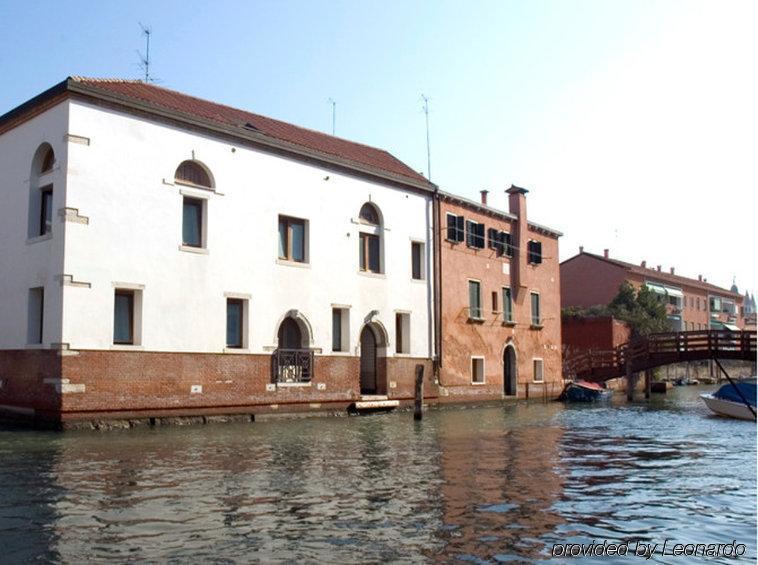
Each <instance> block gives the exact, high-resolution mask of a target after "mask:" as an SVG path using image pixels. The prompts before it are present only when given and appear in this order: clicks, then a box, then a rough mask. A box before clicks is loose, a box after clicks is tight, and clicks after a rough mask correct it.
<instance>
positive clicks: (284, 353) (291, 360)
mask: <svg viewBox="0 0 758 565" xmlns="http://www.w3.org/2000/svg"><path fill="white" fill-rule="evenodd" d="M271 373H272V374H271V378H272V380H273V382H275V383H279V384H282V383H309V382H311V379H312V378H313V351H311V350H310V349H277V350H276V351H274V354H273V356H272V359H271Z"/></svg>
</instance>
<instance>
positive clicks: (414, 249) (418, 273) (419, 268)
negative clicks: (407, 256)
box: [411, 241, 424, 280]
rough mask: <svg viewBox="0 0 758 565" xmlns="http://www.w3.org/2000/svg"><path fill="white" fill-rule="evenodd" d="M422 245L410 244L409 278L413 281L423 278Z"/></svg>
mask: <svg viewBox="0 0 758 565" xmlns="http://www.w3.org/2000/svg"><path fill="white" fill-rule="evenodd" d="M423 267H424V244H423V243H418V242H415V241H414V242H412V243H411V276H412V277H413V279H415V280H422V279H423V278H424V269H423Z"/></svg>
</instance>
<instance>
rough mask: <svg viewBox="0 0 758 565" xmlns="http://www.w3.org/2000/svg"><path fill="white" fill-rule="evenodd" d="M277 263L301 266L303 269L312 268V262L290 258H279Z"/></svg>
mask: <svg viewBox="0 0 758 565" xmlns="http://www.w3.org/2000/svg"><path fill="white" fill-rule="evenodd" d="M276 264H277V265H283V266H285V267H299V268H301V269H310V268H311V264H310V263H308V262H306V261H290V260H289V259H277V260H276Z"/></svg>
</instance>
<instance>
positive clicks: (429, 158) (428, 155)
mask: <svg viewBox="0 0 758 565" xmlns="http://www.w3.org/2000/svg"><path fill="white" fill-rule="evenodd" d="M421 98H422V99H423V101H424V116H425V117H426V178H427V179H429V180H432V152H431V148H430V145H429V98H427V97H426V96H424V95H423V94H422V95H421Z"/></svg>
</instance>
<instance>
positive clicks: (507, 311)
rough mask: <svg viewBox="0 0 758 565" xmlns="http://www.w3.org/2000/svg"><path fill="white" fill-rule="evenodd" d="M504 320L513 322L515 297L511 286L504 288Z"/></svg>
mask: <svg viewBox="0 0 758 565" xmlns="http://www.w3.org/2000/svg"><path fill="white" fill-rule="evenodd" d="M503 321H504V322H513V297H512V296H511V289H510V288H503Z"/></svg>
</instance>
